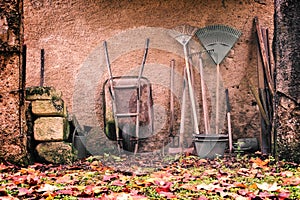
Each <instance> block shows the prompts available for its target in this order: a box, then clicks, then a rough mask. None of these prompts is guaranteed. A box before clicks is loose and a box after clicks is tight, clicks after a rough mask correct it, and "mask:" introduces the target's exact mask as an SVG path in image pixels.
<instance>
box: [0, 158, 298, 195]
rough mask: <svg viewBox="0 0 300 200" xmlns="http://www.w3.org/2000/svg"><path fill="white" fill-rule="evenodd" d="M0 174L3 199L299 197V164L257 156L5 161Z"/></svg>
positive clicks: (0, 193)
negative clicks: (65, 162)
mask: <svg viewBox="0 0 300 200" xmlns="http://www.w3.org/2000/svg"><path fill="white" fill-rule="evenodd" d="M155 162H156V163H155ZM0 172H1V176H0V183H1V186H0V199H47V200H51V199H74V200H75V199H87V200H88V199H199V200H205V199H300V166H299V165H298V164H294V163H289V162H284V161H275V160H273V159H272V158H270V157H261V156H258V155H252V156H249V155H243V156H237V155H235V156H232V155H231V156H225V157H223V158H217V159H214V160H208V159H200V158H198V157H196V156H191V155H190V156H187V155H185V156H175V157H166V156H164V157H163V158H162V159H160V160H159V161H157V159H153V158H151V157H148V156H141V157H138V158H137V157H135V158H133V157H128V156H112V155H104V156H97V157H89V158H87V159H85V160H81V161H77V162H75V163H72V164H69V165H52V164H38V163H37V164H34V165H31V166H28V167H27V168H24V167H18V166H15V165H12V164H9V163H5V162H2V163H1V164H0Z"/></svg>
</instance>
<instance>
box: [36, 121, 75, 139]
mask: <svg viewBox="0 0 300 200" xmlns="http://www.w3.org/2000/svg"><path fill="white" fill-rule="evenodd" d="M69 133H70V130H69V124H68V121H67V119H66V118H63V117H40V118H38V119H36V120H35V121H34V125H33V134H34V139H35V140H36V141H63V140H66V139H67V138H68V137H69Z"/></svg>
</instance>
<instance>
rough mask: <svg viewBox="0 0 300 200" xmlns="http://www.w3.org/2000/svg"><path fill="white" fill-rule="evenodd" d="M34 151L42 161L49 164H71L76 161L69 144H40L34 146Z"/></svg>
mask: <svg viewBox="0 0 300 200" xmlns="http://www.w3.org/2000/svg"><path fill="white" fill-rule="evenodd" d="M35 150H36V153H37V155H38V156H39V158H40V159H41V160H42V161H46V162H49V163H54V164H65V163H72V162H73V161H74V160H75V159H76V156H75V154H73V147H72V144H71V143H66V142H42V143H40V144H38V145H37V146H36V148H35Z"/></svg>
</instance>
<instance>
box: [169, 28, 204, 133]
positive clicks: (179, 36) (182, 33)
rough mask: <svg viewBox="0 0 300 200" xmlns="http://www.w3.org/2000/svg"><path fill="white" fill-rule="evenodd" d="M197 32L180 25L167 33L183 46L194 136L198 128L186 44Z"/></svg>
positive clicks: (194, 29) (195, 29)
mask: <svg viewBox="0 0 300 200" xmlns="http://www.w3.org/2000/svg"><path fill="white" fill-rule="evenodd" d="M196 31H197V28H196V27H193V26H190V25H181V26H178V27H176V28H174V29H172V30H171V31H170V32H169V35H170V36H171V37H173V38H174V39H176V40H177V42H179V43H180V44H181V45H183V51H184V59H185V68H186V74H187V82H188V90H189V95H190V101H191V104H192V112H193V121H194V131H195V133H196V134H199V127H198V119H197V111H196V104H195V97H194V91H193V86H192V80H191V70H190V65H189V58H188V43H189V41H190V40H191V38H192V37H193V36H194V35H195V33H196Z"/></svg>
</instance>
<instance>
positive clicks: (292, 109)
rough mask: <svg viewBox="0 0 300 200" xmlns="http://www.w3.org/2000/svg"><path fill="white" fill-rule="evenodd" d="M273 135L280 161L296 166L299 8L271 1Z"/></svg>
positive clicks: (299, 142) (299, 104) (299, 138)
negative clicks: (274, 133)
mask: <svg viewBox="0 0 300 200" xmlns="http://www.w3.org/2000/svg"><path fill="white" fill-rule="evenodd" d="M275 5H276V10H275V19H276V24H275V31H276V34H275V47H276V48H275V50H276V54H275V55H276V74H277V76H276V88H277V92H276V108H275V110H276V115H275V119H276V125H277V126H276V131H277V143H278V146H277V151H278V155H279V156H280V158H284V159H286V160H294V161H297V162H300V151H299V150H300V135H299V133H300V126H299V124H300V87H299V85H300V77H299V76H300V61H299V57H300V45H299V41H300V36H299V31H300V24H299V21H300V17H299V12H300V5H299V3H296V2H295V1H291V0H284V1H275Z"/></svg>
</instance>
